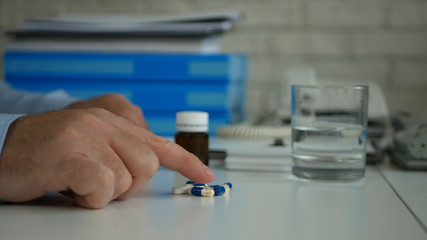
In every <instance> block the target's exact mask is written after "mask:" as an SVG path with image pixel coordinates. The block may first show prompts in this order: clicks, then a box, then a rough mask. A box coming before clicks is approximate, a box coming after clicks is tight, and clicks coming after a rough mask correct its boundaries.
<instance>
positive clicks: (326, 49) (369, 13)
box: [0, 0, 427, 116]
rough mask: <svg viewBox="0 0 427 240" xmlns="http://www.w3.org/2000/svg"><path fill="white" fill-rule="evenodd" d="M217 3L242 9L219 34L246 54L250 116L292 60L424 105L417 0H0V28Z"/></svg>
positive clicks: (426, 6) (410, 106)
mask: <svg viewBox="0 0 427 240" xmlns="http://www.w3.org/2000/svg"><path fill="white" fill-rule="evenodd" d="M222 9H236V10H242V11H244V12H245V13H246V19H245V20H244V21H242V22H241V23H239V25H238V27H237V29H236V30H235V31H233V32H232V33H230V34H227V35H226V36H225V37H224V49H225V50H226V51H240V52H244V53H246V54H247V55H248V56H249V57H250V59H251V63H250V78H249V80H248V84H247V87H248V91H247V92H248V98H247V99H248V104H247V105H248V112H249V114H250V116H255V115H256V114H258V113H259V112H261V111H264V110H265V109H273V108H274V105H275V103H276V102H275V101H276V100H277V87H278V86H279V82H280V81H281V80H282V79H283V71H284V70H285V69H287V68H292V67H296V66H309V67H313V68H314V69H315V70H316V72H317V76H318V77H319V78H322V79H342V80H343V81H346V80H347V79H364V80H368V81H376V82H378V83H379V84H380V85H381V86H383V88H384V90H385V93H386V96H387V99H388V101H389V104H390V108H391V111H392V112H393V111H395V110H399V109H406V110H413V111H421V110H424V111H426V110H427V109H426V108H425V107H423V106H424V105H423V104H420V103H425V102H427V94H426V92H427V1H424V0H263V1H261V0H233V1H229V0H215V1H211V0H142V1H141V0H121V1H116V0H32V1H29V0H0V30H2V31H3V30H5V29H7V28H8V27H11V26H18V25H19V24H21V23H22V21H23V20H24V19H26V18H35V17H51V16H55V15H56V14H60V13H187V12H195V11H212V10H222ZM2 43H4V39H3V38H0V51H1V49H2ZM1 72H2V70H1Z"/></svg>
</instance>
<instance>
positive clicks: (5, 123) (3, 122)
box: [0, 113, 24, 156]
mask: <svg viewBox="0 0 427 240" xmlns="http://www.w3.org/2000/svg"><path fill="white" fill-rule="evenodd" d="M22 116H24V115H23V114H2V113H0V156H1V153H2V149H3V144H4V140H5V138H6V134H7V130H8V129H9V126H10V124H12V123H13V121H15V120H16V119H18V118H19V117H22Z"/></svg>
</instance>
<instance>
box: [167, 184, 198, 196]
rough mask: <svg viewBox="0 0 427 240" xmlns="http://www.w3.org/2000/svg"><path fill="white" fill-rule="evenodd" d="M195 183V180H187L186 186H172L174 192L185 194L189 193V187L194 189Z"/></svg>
mask: <svg viewBox="0 0 427 240" xmlns="http://www.w3.org/2000/svg"><path fill="white" fill-rule="evenodd" d="M194 184H196V183H195V182H193V181H187V183H185V185H184V186H182V187H174V188H172V194H185V193H188V190H189V189H192V188H193V187H194Z"/></svg>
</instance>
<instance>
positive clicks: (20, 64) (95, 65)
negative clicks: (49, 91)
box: [5, 59, 134, 75]
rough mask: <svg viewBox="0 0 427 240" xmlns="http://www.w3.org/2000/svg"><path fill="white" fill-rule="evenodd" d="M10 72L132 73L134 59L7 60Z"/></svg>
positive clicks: (63, 73)
mask: <svg viewBox="0 0 427 240" xmlns="http://www.w3.org/2000/svg"><path fill="white" fill-rule="evenodd" d="M5 64H6V68H7V69H8V71H9V73H37V74H40V73H47V74H62V75H65V74H69V75H76V74H79V75H80V74H99V73H100V72H102V73H103V74H120V75H132V74H133V71H134V67H133V63H132V61H123V60H121V61H115V60H101V59H97V60H82V59H79V60H66V59H61V60H43V61H39V60H23V59H20V60H18V61H17V62H15V61H13V60H9V61H6V62H5Z"/></svg>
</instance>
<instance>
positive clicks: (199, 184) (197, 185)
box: [194, 183, 208, 188]
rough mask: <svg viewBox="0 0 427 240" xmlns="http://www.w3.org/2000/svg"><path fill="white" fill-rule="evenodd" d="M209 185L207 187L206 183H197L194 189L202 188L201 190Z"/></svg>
mask: <svg viewBox="0 0 427 240" xmlns="http://www.w3.org/2000/svg"><path fill="white" fill-rule="evenodd" d="M207 186H208V185H206V184H204V183H195V184H194V187H201V188H204V187H207Z"/></svg>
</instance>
